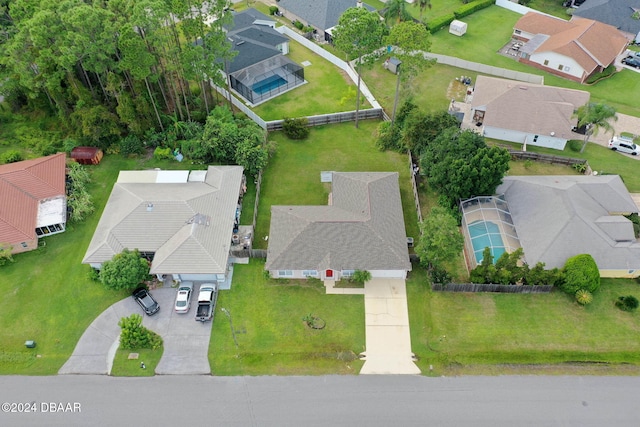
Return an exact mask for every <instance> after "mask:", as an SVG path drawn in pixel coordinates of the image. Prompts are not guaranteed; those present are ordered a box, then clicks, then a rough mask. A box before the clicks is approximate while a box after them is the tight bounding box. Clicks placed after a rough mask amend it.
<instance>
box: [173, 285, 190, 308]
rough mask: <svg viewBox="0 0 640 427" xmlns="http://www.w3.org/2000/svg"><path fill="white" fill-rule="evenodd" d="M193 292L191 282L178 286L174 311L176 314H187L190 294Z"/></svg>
mask: <svg viewBox="0 0 640 427" xmlns="http://www.w3.org/2000/svg"><path fill="white" fill-rule="evenodd" d="M192 292H193V282H182V283H180V286H178V293H177V294H176V303H175V306H174V310H175V311H176V313H187V312H188V311H189V309H190V308H191V293H192Z"/></svg>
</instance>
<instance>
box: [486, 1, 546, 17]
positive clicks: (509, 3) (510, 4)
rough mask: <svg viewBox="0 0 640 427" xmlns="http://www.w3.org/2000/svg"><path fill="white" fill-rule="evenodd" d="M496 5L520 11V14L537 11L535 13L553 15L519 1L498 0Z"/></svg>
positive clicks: (516, 11)
mask: <svg viewBox="0 0 640 427" xmlns="http://www.w3.org/2000/svg"><path fill="white" fill-rule="evenodd" d="M496 6H498V7H501V8H503V9H508V10H510V11H512V12H515V13H519V14H520V15H525V14H526V13H528V12H535V13H539V14H541V15H547V16H552V15H549V14H548V13H544V12H540V11H539V10H535V9H531V8H530V7H527V6H523V5H521V4H518V3H514V2H512V1H510V0H496Z"/></svg>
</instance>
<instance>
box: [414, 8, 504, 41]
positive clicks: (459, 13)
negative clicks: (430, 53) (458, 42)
mask: <svg viewBox="0 0 640 427" xmlns="http://www.w3.org/2000/svg"><path fill="white" fill-rule="evenodd" d="M495 2H496V0H476V1H473V2H471V3H467V4H463V5H462V6H460V7H459V8H458V9H457V10H456V11H454V12H453V13H450V14H448V15H443V16H439V17H437V18H434V19H432V20H431V21H429V22H427V29H428V30H429V32H430V33H431V34H433V33H435V32H436V31H439V30H440V29H442V28H444V27H446V26H448V25H449V24H451V22H452V21H453V20H454V19H460V18H464V17H465V16H469V15H471V14H472V13H474V12H477V11H478V10H480V9H484V8H487V7H489V6H491V5H492V4H495Z"/></svg>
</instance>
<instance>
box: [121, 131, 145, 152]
mask: <svg viewBox="0 0 640 427" xmlns="http://www.w3.org/2000/svg"><path fill="white" fill-rule="evenodd" d="M118 147H119V148H120V154H122V155H123V156H129V155H131V154H142V153H143V152H144V143H143V142H142V140H140V138H138V137H137V136H135V135H133V134H132V135H127V136H125V137H124V138H122V139H121V140H120V143H119V144H118Z"/></svg>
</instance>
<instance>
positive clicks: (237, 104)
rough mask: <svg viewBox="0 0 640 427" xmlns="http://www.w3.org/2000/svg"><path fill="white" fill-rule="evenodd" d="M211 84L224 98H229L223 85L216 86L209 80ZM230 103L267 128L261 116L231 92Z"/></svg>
mask: <svg viewBox="0 0 640 427" xmlns="http://www.w3.org/2000/svg"><path fill="white" fill-rule="evenodd" d="M209 83H210V84H211V86H212V87H213V88H214V89H215V90H216V91H218V93H220V94H221V95H222V96H224V98H225V99H229V92H228V91H227V90H226V89H225V88H223V87H219V86H216V85H215V84H213V82H209ZM231 103H232V104H233V106H234V107H236V108H237V109H238V110H240V111H242V112H243V113H244V114H246V115H247V117H249V118H250V119H251V120H253V121H254V122H255V123H256V124H257V125H258V126H260V127H261V128H262V129H265V130H266V129H267V122H265V121H264V120H263V119H262V117H260V116H259V115H257V114H256V113H254V112H253V111H252V110H251V109H250V108H249V107H247V106H246V105H244V103H243V102H242V101H240V100H239V99H237V98H236V97H235V96H233V94H231Z"/></svg>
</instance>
